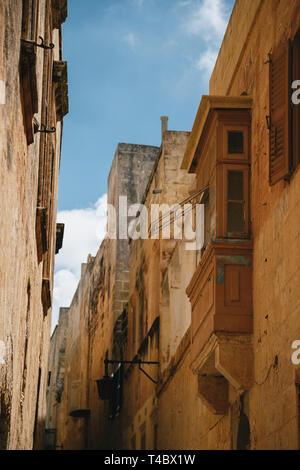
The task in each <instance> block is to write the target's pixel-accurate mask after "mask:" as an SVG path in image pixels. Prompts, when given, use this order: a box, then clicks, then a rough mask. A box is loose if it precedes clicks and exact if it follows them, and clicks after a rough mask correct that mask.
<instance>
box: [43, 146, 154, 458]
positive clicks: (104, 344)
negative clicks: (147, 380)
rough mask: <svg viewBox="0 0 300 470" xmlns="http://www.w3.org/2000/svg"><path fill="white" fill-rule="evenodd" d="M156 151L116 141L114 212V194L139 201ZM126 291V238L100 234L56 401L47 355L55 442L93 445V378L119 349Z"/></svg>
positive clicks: (96, 427)
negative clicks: (61, 387) (61, 389)
mask: <svg viewBox="0 0 300 470" xmlns="http://www.w3.org/2000/svg"><path fill="white" fill-rule="evenodd" d="M158 151H159V149H158V148H157V147H151V146H144V145H132V144H122V143H121V144H119V145H118V147H117V150H116V154H115V157H114V160H113V164H112V168H111V172H110V175H109V180H108V203H110V204H112V205H113V206H114V207H115V208H116V209H117V213H118V207H119V206H118V205H119V197H120V196H123V197H124V196H126V197H127V204H128V207H129V206H130V205H131V204H135V203H139V202H141V199H142V195H143V193H144V191H145V187H146V185H147V182H148V180H149V176H150V174H151V171H152V169H153V165H154V163H155V161H156V159H157V154H158ZM117 220H119V218H117ZM118 223H119V222H117V226H118ZM128 297H129V240H128V239H121V240H119V239H109V238H106V239H105V240H104V241H103V242H102V244H101V246H100V248H99V251H98V253H97V255H96V257H95V258H93V257H91V256H89V257H88V260H87V263H86V264H83V265H82V271H81V279H80V282H79V285H78V288H77V291H76V293H75V295H74V297H73V300H72V303H71V305H70V308H69V309H68V327H67V330H66V337H67V341H66V351H65V357H64V386H63V393H62V395H61V402H60V400H59V401H58V400H57V398H56V396H57V391H58V387H57V383H56V380H57V379H56V377H57V367H58V366H57V361H56V360H55V359H54V358H53V360H51V361H50V370H51V381H50V386H49V390H48V393H49V395H48V396H49V400H48V425H49V426H51V428H52V429H53V426H57V427H56V428H55V429H56V446H58V448H63V449H85V448H93V449H97V448H99V435H102V434H103V435H104V433H105V430H104V428H103V426H104V421H103V420H99V419H98V417H99V416H101V415H102V413H103V412H104V411H105V410H104V406H103V403H102V402H100V401H99V399H98V394H97V387H96V380H97V379H99V378H100V377H101V376H102V375H104V359H105V357H106V354H107V355H108V356H109V358H110V359H111V358H112V357H116V358H118V357H120V354H122V317H123V313H124V312H125V311H126V309H127V304H128ZM120 324H121V328H120ZM62 328H63V330H65V324H64V325H63V324H61V323H59V324H58V326H57V329H56V331H55V334H54V336H53V337H52V340H51V351H53V353H52V354H54V351H55V350H56V349H57V347H58V346H57V344H58V343H57V336H61V329H62ZM52 357H53V356H52ZM92 358H95V359H92ZM54 409H55V419H53V413H54V412H53V410H54ZM55 423H56V424H55ZM49 431H50V429H49ZM107 437H108V436H107Z"/></svg>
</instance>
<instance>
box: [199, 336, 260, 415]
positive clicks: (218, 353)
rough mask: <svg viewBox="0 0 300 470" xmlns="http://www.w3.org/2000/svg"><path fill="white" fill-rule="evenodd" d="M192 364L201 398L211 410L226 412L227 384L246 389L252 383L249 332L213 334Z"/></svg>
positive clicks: (251, 353) (220, 412) (251, 352)
mask: <svg viewBox="0 0 300 470" xmlns="http://www.w3.org/2000/svg"><path fill="white" fill-rule="evenodd" d="M191 367H192V370H193V372H194V373H195V374H197V375H198V394H199V396H200V398H201V399H202V400H203V401H204V403H205V404H206V406H207V407H208V408H209V409H210V410H211V411H212V412H213V413H215V414H226V413H227V410H228V407H229V385H232V386H233V387H234V388H235V389H236V390H248V389H249V388H250V387H251V386H252V384H253V349H252V336H251V335H228V334H223V333H217V334H213V335H212V336H211V338H210V339H209V341H208V343H207V344H206V345H205V347H204V349H203V350H202V352H201V354H199V356H198V357H197V359H196V360H195V361H194V362H193V363H192V365H191Z"/></svg>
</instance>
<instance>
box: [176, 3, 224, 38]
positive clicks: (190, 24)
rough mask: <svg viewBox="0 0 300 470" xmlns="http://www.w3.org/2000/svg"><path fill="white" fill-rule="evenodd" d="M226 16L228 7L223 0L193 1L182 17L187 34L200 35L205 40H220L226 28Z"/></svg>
mask: <svg viewBox="0 0 300 470" xmlns="http://www.w3.org/2000/svg"><path fill="white" fill-rule="evenodd" d="M186 5H189V3H186ZM227 16H228V9H227V8H226V5H225V3H224V1H223V0H201V2H194V3H193V4H192V7H191V9H189V12H188V15H187V17H186V18H185V19H184V29H185V31H186V32H187V33H188V34H191V35H197V36H201V38H202V39H204V40H205V41H211V40H213V41H214V40H220V39H221V38H222V37H223V35H224V33H225V30H226V26H227Z"/></svg>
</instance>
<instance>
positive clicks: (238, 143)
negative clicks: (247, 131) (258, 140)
mask: <svg viewBox="0 0 300 470" xmlns="http://www.w3.org/2000/svg"><path fill="white" fill-rule="evenodd" d="M227 135H228V153H229V154H242V153H244V133H243V132H241V131H228V133H227Z"/></svg>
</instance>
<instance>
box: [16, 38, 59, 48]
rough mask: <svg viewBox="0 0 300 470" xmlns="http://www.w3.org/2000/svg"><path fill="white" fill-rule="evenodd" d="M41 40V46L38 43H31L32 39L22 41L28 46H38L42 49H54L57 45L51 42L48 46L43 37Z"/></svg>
mask: <svg viewBox="0 0 300 470" xmlns="http://www.w3.org/2000/svg"><path fill="white" fill-rule="evenodd" d="M39 39H40V40H41V43H40V44H39V43H38V42H36V41H31V40H30V39H22V38H21V41H22V42H26V44H33V45H34V46H37V47H41V48H42V49H54V47H55V45H54V44H53V42H51V43H50V44H49V45H48V46H47V45H46V44H45V41H44V39H43V38H42V36H39Z"/></svg>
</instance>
